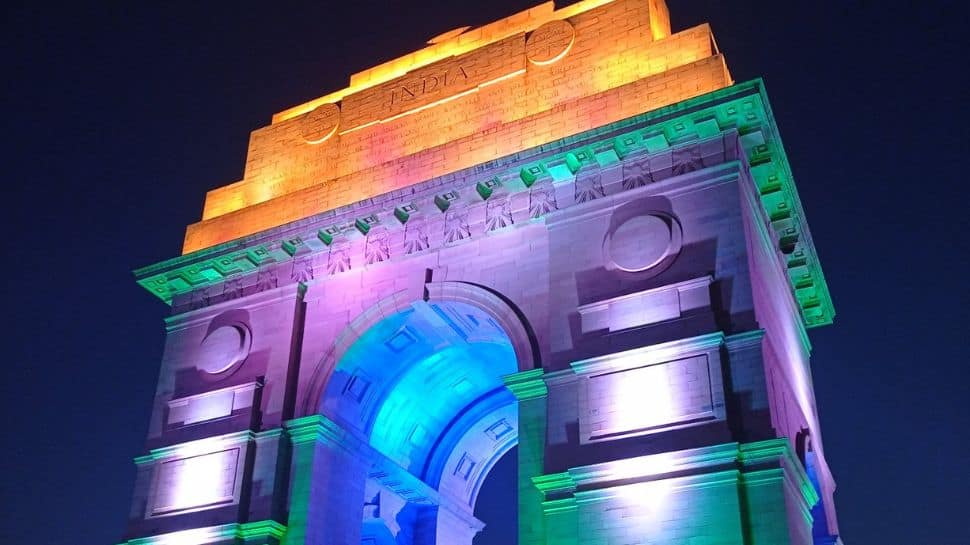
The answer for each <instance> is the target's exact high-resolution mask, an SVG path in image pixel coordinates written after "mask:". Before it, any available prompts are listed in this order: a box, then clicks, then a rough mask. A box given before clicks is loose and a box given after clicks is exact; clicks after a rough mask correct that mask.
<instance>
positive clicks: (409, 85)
mask: <svg viewBox="0 0 970 545" xmlns="http://www.w3.org/2000/svg"><path fill="white" fill-rule="evenodd" d="M467 81H468V72H467V71H466V70H465V67H464V66H461V65H459V66H458V68H456V69H448V68H445V69H444V70H443V71H441V72H439V73H437V74H428V75H427V76H423V77H420V78H417V79H413V80H411V81H408V82H406V83H403V84H401V85H400V86H399V87H395V88H392V89H391V97H390V101H389V103H388V106H391V107H394V106H395V105H396V104H401V103H406V102H411V101H413V100H416V99H418V98H420V97H422V96H424V95H427V94H428V93H432V92H434V91H439V90H441V91H443V90H445V88H447V87H449V86H455V85H461V84H464V83H466V82H467Z"/></svg>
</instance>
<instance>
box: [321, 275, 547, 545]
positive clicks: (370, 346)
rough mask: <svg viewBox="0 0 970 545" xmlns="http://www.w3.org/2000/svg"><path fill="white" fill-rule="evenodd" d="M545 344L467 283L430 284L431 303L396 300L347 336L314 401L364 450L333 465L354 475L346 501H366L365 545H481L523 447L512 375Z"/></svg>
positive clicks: (324, 365) (496, 299) (326, 364)
mask: <svg viewBox="0 0 970 545" xmlns="http://www.w3.org/2000/svg"><path fill="white" fill-rule="evenodd" d="M534 346H535V343H534V340H533V336H532V335H531V332H530V331H529V329H528V327H527V326H526V325H525V323H524V321H523V320H522V319H521V318H520V315H519V314H518V313H517V312H516V310H515V309H514V308H512V307H511V306H510V305H509V304H508V303H506V302H505V301H504V300H503V299H502V298H501V297H500V296H498V295H496V294H494V293H492V292H490V291H488V290H486V289H484V288H481V287H478V286H474V285H472V284H464V283H460V282H442V283H434V284H428V285H427V286H426V297H425V298H424V300H418V301H411V302H406V301H405V300H404V299H403V297H402V294H400V293H398V294H394V295H392V296H391V297H388V298H386V299H384V300H382V301H381V302H379V303H378V304H377V305H375V306H374V307H372V308H371V309H369V310H368V311H366V312H364V313H363V314H362V315H361V316H359V317H358V318H357V319H356V320H354V321H353V322H352V323H351V324H350V325H349V326H348V327H347V328H346V329H345V331H344V332H343V333H342V334H341V336H340V338H339V340H338V342H337V343H336V344H335V346H334V347H333V349H332V350H331V353H330V354H328V355H327V357H326V358H325V360H324V361H323V362H321V365H320V366H319V367H318V369H317V371H318V372H321V371H328V372H326V374H325V378H326V380H325V381H321V384H319V385H315V388H313V389H311V391H319V392H320V393H319V398H318V400H319V401H318V403H317V404H316V407H315V409H316V410H315V411H314V412H315V413H317V414H319V415H321V417H322V418H326V419H327V420H328V421H329V422H330V423H331V424H332V426H333V427H334V429H337V430H340V431H339V432H338V433H341V434H344V435H346V437H344V438H343V439H342V440H341V442H342V443H343V444H344V448H348V447H347V446H348V445H352V446H350V447H349V450H348V451H347V452H345V453H344V454H343V455H342V456H340V457H338V458H332V459H333V460H334V461H338V459H339V460H342V462H337V464H331V465H332V466H335V465H340V464H343V465H346V466H347V472H346V474H345V475H344V476H343V477H341V478H339V479H337V480H338V481H341V482H343V483H344V486H343V487H342V488H343V489H342V490H341V492H340V494H342V495H343V496H345V497H346V496H348V495H349V496H350V497H353V496H354V495H356V494H359V495H360V502H359V504H358V507H356V509H357V511H356V512H357V515H358V517H359V518H358V520H359V521H360V522H359V524H360V537H361V540H362V541H361V542H362V543H368V544H371V543H372V544H374V545H382V544H383V543H388V544H391V543H394V544H395V545H397V544H405V543H406V544H411V545H424V544H429V545H430V544H432V543H437V544H443V543H447V544H449V545H464V544H468V545H471V543H472V540H473V538H474V536H475V535H476V534H477V533H478V532H479V531H480V530H481V529H482V527H483V522H482V521H479V520H477V519H476V518H475V517H474V508H475V504H476V500H477V496H478V493H479V491H480V490H481V487H482V484H483V482H484V481H485V479H486V477H487V476H488V475H489V472H490V471H491V469H492V468H493V467H494V466H495V465H496V464H497V463H498V461H499V460H500V459H501V458H502V457H503V456H504V455H505V454H506V453H508V452H509V451H510V450H511V449H512V448H513V447H515V446H516V445H517V443H518V428H519V422H518V403H517V400H516V398H515V396H514V395H513V394H512V393H511V392H510V391H509V390H508V389H507V388H506V387H505V384H504V382H503V377H504V376H507V375H513V374H516V373H518V372H519V371H521V370H531V369H533V367H534V365H535V363H536V358H535V353H536V352H535V350H534ZM314 378H315V379H318V380H319V377H314ZM311 395H312V394H311ZM351 459H353V461H352V460H351ZM322 471H325V472H326V471H331V472H332V469H331V470H322ZM320 472H321V470H314V471H313V472H312V473H313V474H318V473H320ZM347 475H353V476H354V477H353V479H354V480H356V481H363V482H362V483H361V482H356V483H348V482H346V481H347ZM311 478H312V479H315V478H316V477H311ZM325 480H326V481H327V482H332V480H333V475H328V476H327V478H326V479H325ZM347 485H351V486H349V488H348V486H347ZM311 487H312V485H311ZM317 496H318V498H317V500H316V501H326V500H323V499H322V498H320V497H319V496H321V494H319V493H318V494H317ZM345 499H346V500H347V501H348V502H352V500H349V499H347V498H345ZM510 499H511V498H510ZM509 508H510V510H514V509H515V508H516V502H515V501H510V502H509ZM313 510H314V509H309V511H313ZM345 516H347V517H349V516H352V515H351V514H349V513H348V514H347V515H345ZM486 522H487V521H486Z"/></svg>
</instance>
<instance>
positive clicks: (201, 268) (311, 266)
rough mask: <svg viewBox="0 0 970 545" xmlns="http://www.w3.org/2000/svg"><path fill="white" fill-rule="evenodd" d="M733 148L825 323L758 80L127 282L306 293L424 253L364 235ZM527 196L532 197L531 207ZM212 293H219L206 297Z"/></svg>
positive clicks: (803, 229)
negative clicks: (282, 287)
mask: <svg viewBox="0 0 970 545" xmlns="http://www.w3.org/2000/svg"><path fill="white" fill-rule="evenodd" d="M732 138H735V139H737V140H734V142H739V143H740V146H741V147H742V148H743V151H744V154H743V155H744V157H743V159H744V160H746V164H747V165H748V166H749V172H750V175H751V177H752V179H753V181H754V183H755V185H756V187H757V191H758V195H759V199H760V201H761V205H762V207H763V210H764V213H765V215H766V218H767V222H768V223H769V224H770V228H771V232H772V242H773V245H774V247H775V251H776V256H777V259H778V261H779V262H780V263H781V264H782V265H783V267H784V269H785V270H786V271H787V273H788V280H789V283H790V288H791V293H792V296H793V299H794V301H796V302H797V305H798V307H799V310H800V313H801V318H802V321H803V324H804V325H805V326H806V327H814V326H819V325H825V324H829V323H831V322H832V319H833V317H834V315H835V310H834V307H833V305H832V301H831V297H830V295H829V291H828V287H827V285H826V283H825V279H824V276H823V274H822V269H821V266H820V264H819V262H818V257H817V254H816V252H815V248H814V246H813V244H812V240H811V235H810V233H809V230H808V224H807V222H806V221H805V214H804V211H803V210H802V207H801V203H800V201H799V199H798V194H797V191H796V190H795V185H794V179H793V177H792V174H791V168H790V166H789V164H788V159H787V156H786V154H785V151H784V148H783V146H782V142H781V137H780V135H779V133H778V130H777V125H776V123H775V120H774V118H773V116H772V113H771V107H770V105H769V103H768V98H767V95H766V93H765V89H764V84H763V83H762V81H761V80H760V79H756V80H752V81H748V82H744V83H740V84H736V85H733V86H731V87H727V88H724V89H720V90H717V91H714V92H711V93H707V94H704V95H701V96H699V97H696V98H692V99H689V100H685V101H682V102H679V103H677V104H673V105H670V106H666V107H663V108H659V109H657V110H654V111H651V112H648V113H644V114H640V115H637V116H633V117H630V118H627V119H624V120H621V121H618V122H615V123H610V124H607V125H604V126H602V127H599V128H597V129H593V130H589V131H585V132H582V133H579V134H577V135H574V136H571V137H568V138H563V139H560V140H557V141H554V142H551V143H549V144H545V145H542V146H538V147H535V148H531V149H528V150H523V151H521V152H519V153H516V154H514V155H511V156H507V157H504V158H501V159H497V160H495V161H491V162H489V163H486V164H482V165H478V166H477V167H474V168H470V169H465V170H463V171H460V172H456V173H452V174H449V175H446V176H441V177H438V178H435V179H432V180H428V181H427V182H423V183H419V184H415V185H413V186H410V187H408V188H405V190H396V191H393V192H390V193H387V194H385V195H381V196H378V197H375V198H372V199H368V200H367V201H364V202H363V203H355V204H353V205H349V206H344V207H341V208H337V209H335V210H330V211H327V212H324V213H321V214H317V215H314V216H310V217H308V218H305V219H303V220H298V221H295V222H292V223H289V224H286V225H283V226H280V227H276V228H273V229H270V230H267V231H264V232H261V233H257V234H254V235H250V236H247V237H243V238H240V239H237V240H234V241H230V242H226V243H224V244H220V245H217V246H214V247H211V248H206V249H203V250H199V251H197V252H193V253H190V254H186V255H183V256H180V257H177V258H174V259H170V260H167V261H164V262H162V263H158V264H156V265H151V266H148V267H144V268H141V269H138V270H136V271H134V274H135V277H136V279H137V281H138V283H139V284H140V285H141V286H143V287H144V288H145V289H147V290H148V291H149V292H151V293H153V294H154V295H156V296H157V297H159V298H160V299H162V300H163V301H165V302H166V303H168V304H171V303H172V301H173V299H175V298H176V297H179V296H181V297H186V296H190V295H191V294H194V293H198V292H205V293H204V296H203V297H200V304H204V303H206V302H207V301H208V300H209V298H216V299H217V300H226V299H231V298H232V297H233V296H241V295H242V294H243V293H244V292H245V289H244V285H245V286H255V288H251V289H255V290H257V291H258V290H259V289H260V288H259V286H260V285H262V284H261V281H262V283H263V284H265V285H266V286H270V287H276V285H277V283H297V282H299V283H305V282H307V281H309V280H313V279H314V277H315V276H320V277H324V276H325V275H330V274H340V273H343V272H346V271H347V270H349V269H350V268H353V269H354V270H356V269H358V268H360V267H361V263H366V265H363V266H365V267H366V266H369V265H374V264H377V263H381V262H383V261H393V260H395V259H403V258H407V257H409V255H411V253H418V252H423V251H427V250H433V249H434V248H428V247H422V248H419V249H418V250H414V249H413V248H412V249H410V250H405V251H404V253H403V254H401V255H385V254H386V253H387V252H381V251H376V252H375V251H372V250H371V249H370V246H369V244H368V242H369V241H370V240H371V238H373V237H369V236H368V235H375V236H377V237H380V236H389V235H388V233H393V232H399V231H402V230H404V229H405V226H406V224H407V223H408V222H409V221H410V220H412V219H413V218H414V217H421V216H423V217H424V218H426V219H429V220H430V219H433V218H435V217H436V216H444V215H446V214H448V213H449V210H451V212H452V213H458V212H462V211H468V210H470V209H472V208H474V207H485V208H486V210H487V209H488V208H489V207H490V206H491V205H489V201H490V200H501V199H509V200H512V199H514V198H515V196H516V195H524V196H526V197H527V198H526V200H527V201H528V202H529V203H530V204H529V206H528V209H526V210H523V211H521V212H520V217H519V218H518V220H517V222H513V223H517V224H522V223H526V224H527V223H529V221H528V220H530V219H541V218H543V217H544V216H547V215H550V214H557V213H558V212H559V211H560V210H563V209H565V208H568V207H572V206H582V205H583V202H582V201H580V200H579V199H578V198H576V199H573V200H570V199H559V200H553V201H551V202H552V203H554V204H551V205H545V204H542V202H545V201H543V199H548V198H550V197H548V195H550V194H553V195H563V194H568V193H569V191H568V190H566V191H565V192H563V191H562V188H563V186H565V185H572V186H573V194H574V195H576V194H577V190H576V188H575V186H576V184H577V183H583V182H584V181H589V180H590V179H591V178H594V177H596V176H611V175H613V176H615V175H616V174H617V170H622V167H623V165H626V164H636V163H638V162H640V161H643V160H656V159H659V158H661V157H664V156H665V155H672V154H674V153H675V152H677V151H678V150H687V149H689V148H691V147H692V146H698V147H702V146H704V145H710V144H711V143H715V142H718V140H719V139H720V142H721V144H722V145H723V146H724V147H725V148H727V147H728V146H733V145H734V144H732V143H729V140H730V139H732ZM722 151H723V150H722ZM688 155H689V154H688ZM658 162H660V161H658ZM690 168H694V167H690ZM668 170H672V171H673V173H669V172H668V174H667V175H668V176H669V177H675V176H677V175H679V174H678V172H679V171H678V170H677V169H668ZM679 170H685V169H679ZM619 191H626V190H625V189H621V190H619ZM616 194H618V193H612V194H610V195H605V196H607V197H609V196H612V195H616ZM537 195H538V196H539V198H538V199H534V197H536V196H537ZM600 197H602V195H601V196H600ZM591 198H596V196H595V195H593V196H592V197H591ZM534 200H538V201H541V202H540V205H537V206H533V204H532V202H533V201H534ZM574 201H575V202H574ZM585 202H588V200H587V201H585ZM365 203H366V204H365ZM439 221H440V220H439ZM502 225H505V224H504V223H503V224H502ZM494 229H495V226H494V225H488V224H487V222H483V224H482V225H481V226H479V225H477V224H476V228H475V230H474V231H475V232H474V233H472V232H469V233H468V234H467V236H466V237H465V240H468V239H471V238H475V237H481V236H487V235H488V234H489V232H490V231H492V230H494ZM375 240H379V238H378V239H375ZM362 241H363V242H362ZM385 249H386V248H385ZM351 251H353V252H355V253H354V255H353V258H351V256H349V254H348V256H347V257H346V259H347V262H346V265H344V262H343V259H344V256H343V254H342V253H340V252H351ZM335 252H337V253H340V255H338V257H339V262H338V263H336V264H335V263H334V260H333V259H330V258H331V257H333V255H334V253H335ZM358 253H359V254H360V255H358ZM287 276H288V279H287ZM220 285H221V291H220ZM215 291H218V293H210V292H215ZM219 298H221V299H219Z"/></svg>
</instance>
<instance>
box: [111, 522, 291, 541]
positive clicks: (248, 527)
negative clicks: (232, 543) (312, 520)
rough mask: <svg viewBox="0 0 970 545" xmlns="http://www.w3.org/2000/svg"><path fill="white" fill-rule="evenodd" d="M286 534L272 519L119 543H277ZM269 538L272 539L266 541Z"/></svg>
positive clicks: (284, 529) (282, 526)
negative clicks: (236, 541) (232, 540)
mask: <svg viewBox="0 0 970 545" xmlns="http://www.w3.org/2000/svg"><path fill="white" fill-rule="evenodd" d="M285 535H286V526H284V525H283V524H280V523H279V522H276V521H274V520H260V521H256V522H244V523H232V524H223V525H221V526H209V527H206V528H196V529H192V530H182V531H179V532H172V533H169V534H160V535H157V536H150V537H138V538H134V539H129V540H128V541H123V542H121V543H120V544H119V545H181V544H187V543H213V542H219V541H225V540H229V539H236V540H241V541H240V542H241V543H253V544H256V543H260V544H263V543H279V542H280V541H282V539H283V536H285ZM269 539H271V540H272V541H268V540H269Z"/></svg>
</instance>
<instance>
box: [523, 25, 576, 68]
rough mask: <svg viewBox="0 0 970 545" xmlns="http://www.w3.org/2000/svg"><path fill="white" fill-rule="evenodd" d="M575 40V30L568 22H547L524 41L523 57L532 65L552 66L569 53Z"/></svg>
mask: <svg viewBox="0 0 970 545" xmlns="http://www.w3.org/2000/svg"><path fill="white" fill-rule="evenodd" d="M575 40H576V30H575V29H573V25H571V24H569V22H568V21H563V20H559V21H549V22H548V23H546V24H544V25H542V26H540V27H539V28H537V29H535V31H534V32H533V33H532V34H531V35H530V36H529V39H528V40H526V42H525V56H526V58H528V59H529V62H531V63H532V64H537V65H544V64H552V63H554V62H556V61H558V60H559V59H561V58H563V57H564V56H566V53H569V49H570V48H571V47H572V46H573V42H574V41H575Z"/></svg>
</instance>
